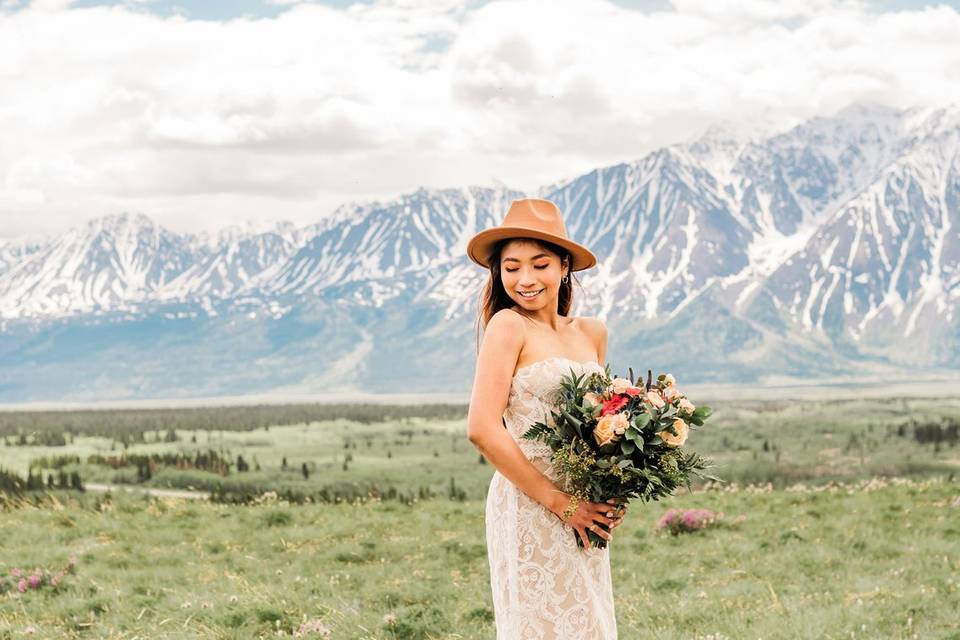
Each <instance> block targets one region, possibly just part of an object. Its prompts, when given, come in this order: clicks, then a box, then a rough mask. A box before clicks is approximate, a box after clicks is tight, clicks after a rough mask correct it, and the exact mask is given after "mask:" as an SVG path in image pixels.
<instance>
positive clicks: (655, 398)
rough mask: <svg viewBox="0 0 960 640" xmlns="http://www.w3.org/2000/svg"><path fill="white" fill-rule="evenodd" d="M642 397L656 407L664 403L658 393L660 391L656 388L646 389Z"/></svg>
mask: <svg viewBox="0 0 960 640" xmlns="http://www.w3.org/2000/svg"><path fill="white" fill-rule="evenodd" d="M644 399H646V401H647V402H649V403H650V404H652V405H653V406H655V407H656V408H658V409H659V408H661V407H662V406H663V405H664V401H663V396H662V395H660V392H659V391H657V390H656V389H653V390H651V391H647V395H645V396H644Z"/></svg>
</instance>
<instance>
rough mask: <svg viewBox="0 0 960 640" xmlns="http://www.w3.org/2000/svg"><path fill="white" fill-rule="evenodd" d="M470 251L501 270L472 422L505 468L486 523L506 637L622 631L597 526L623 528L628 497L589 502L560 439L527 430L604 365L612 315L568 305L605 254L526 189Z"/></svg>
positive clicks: (492, 291)
mask: <svg viewBox="0 0 960 640" xmlns="http://www.w3.org/2000/svg"><path fill="white" fill-rule="evenodd" d="M467 254H468V255H469V256H470V259H471V260H473V261H474V262H476V263H477V264H479V265H481V266H483V267H486V268H487V269H489V271H490V275H489V279H488V280H487V284H486V288H485V290H484V292H483V298H482V300H481V318H480V319H481V320H482V321H483V325H484V334H483V342H482V344H481V345H480V348H479V353H478V356H477V368H476V374H475V378H474V383H473V393H472V396H471V399H470V409H469V415H468V419H467V422H468V428H469V438H470V442H471V443H473V445H474V446H475V447H477V449H479V450H480V452H481V453H482V454H483V456H484V457H485V458H486V459H487V460H489V461H490V463H491V464H492V465H493V466H494V467H495V468H496V471H495V472H494V474H493V478H492V479H491V481H490V487H489V489H488V492H487V501H486V512H485V527H486V542H487V556H488V559H489V562H490V585H491V588H492V591H493V608H494V616H495V619H496V627H497V639H498V640H521V639H522V640H593V639H595V640H611V639H615V638H616V637H617V623H616V618H615V617H614V609H613V587H612V583H611V579H610V556H609V551H610V547H609V545H608V546H607V547H606V548H604V549H598V548H594V547H591V546H590V542H589V540H588V538H587V530H588V529H590V530H592V531H594V532H595V533H596V534H597V535H599V536H600V537H602V538H604V539H606V540H611V539H612V532H613V530H614V529H615V528H616V527H617V526H619V525H620V523H621V522H622V520H623V513H624V512H625V510H626V507H625V506H623V505H616V504H615V503H614V502H613V501H612V500H611V501H608V502H609V504H605V503H598V502H578V501H577V500H576V498H574V497H573V496H571V495H570V494H569V493H567V492H566V491H564V487H563V481H562V479H561V478H559V477H558V476H557V473H556V472H555V470H554V469H553V465H552V464H551V462H550V453H551V452H550V448H549V447H547V446H546V445H545V444H543V443H542V442H536V441H532V440H523V439H521V438H520V435H521V434H522V433H524V431H526V430H527V429H528V428H529V427H530V426H531V425H532V424H533V423H535V422H538V421H544V422H546V421H548V420H551V419H552V418H551V417H550V414H549V412H550V408H551V406H552V404H553V402H554V401H555V400H556V391H557V388H558V386H559V384H560V378H561V376H563V375H564V374H566V373H568V372H569V371H570V370H571V369H573V370H574V371H576V372H577V373H578V374H579V373H586V372H589V371H591V370H593V371H600V372H602V371H603V370H604V367H603V366H602V365H601V364H600V363H602V362H603V361H604V357H605V356H606V350H607V330H606V327H605V326H604V324H603V323H602V322H601V321H599V320H597V319H593V318H578V317H571V316H568V315H567V314H568V312H569V311H570V307H571V303H572V295H573V285H572V283H571V277H570V272H571V271H580V270H583V269H587V268H590V267H592V266H593V265H595V264H596V262H597V260H596V257H595V256H594V255H593V254H592V253H591V252H590V251H589V250H588V249H587V248H586V247H584V246H583V245H580V244H577V243H576V242H573V241H572V240H570V239H569V238H568V237H567V232H566V227H565V225H564V222H563V218H562V216H561V214H560V210H559V209H558V207H557V205H555V204H554V203H553V202H550V201H549V200H541V199H536V198H525V199H520V200H514V201H513V202H512V203H511V205H510V209H509V210H508V211H507V214H506V216H505V217H504V220H503V223H502V224H501V225H500V226H496V227H492V228H490V229H485V230H483V231H481V232H480V233H478V234H476V235H475V236H473V237H472V238H471V239H470V241H469V243H468V244H467ZM574 532H576V535H578V536H579V537H580V539H581V540H582V541H583V542H584V545H585V546H584V548H582V549H581V548H579V547H578V546H577V542H576V539H575V538H574Z"/></svg>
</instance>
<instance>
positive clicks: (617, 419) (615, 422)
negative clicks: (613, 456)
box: [593, 413, 627, 446]
mask: <svg viewBox="0 0 960 640" xmlns="http://www.w3.org/2000/svg"><path fill="white" fill-rule="evenodd" d="M626 430H627V414H625V413H614V414H612V415H608V416H603V417H602V418H600V420H598V421H597V426H596V427H594V429H593V437H594V438H596V440H597V444H599V445H600V446H603V445H605V444H607V443H610V442H615V441H616V440H618V439H619V438H620V435H621V434H622V433H623V432H624V431H626Z"/></svg>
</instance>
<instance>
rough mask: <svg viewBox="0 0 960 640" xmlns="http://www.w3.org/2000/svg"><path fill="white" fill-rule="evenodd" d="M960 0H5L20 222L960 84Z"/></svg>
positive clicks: (309, 200) (196, 210)
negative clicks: (630, 0)
mask: <svg viewBox="0 0 960 640" xmlns="http://www.w3.org/2000/svg"><path fill="white" fill-rule="evenodd" d="M958 33H960V1H958V2H939V3H936V2H922V1H919V0H918V1H913V2H908V1H906V0H849V1H848V0H780V1H771V0H662V1H661V0H647V1H635V2H628V1H626V0H618V1H611V0H530V1H527V0H506V1H494V2H483V1H479V0H466V1H464V0H459V1H457V0H365V1H362V2H356V1H350V0H327V1H322V2H321V1H317V2H299V1H296V0H181V1H176V2H170V1H167V0H126V1H108V0H103V1H94V0H75V1H72V2H71V1H69V0H34V1H33V2H30V1H28V0H0V134H2V143H0V237H15V236H20V235H25V234H48V233H57V232H60V231H63V230H65V229H67V228H69V227H71V226H75V225H77V224H79V223H82V222H83V221H84V220H86V219H89V218H93V217H98V216H102V215H106V214H110V213H118V212H122V211H135V212H140V213H144V214H147V215H148V216H150V217H152V218H153V219H155V220H157V221H158V222H160V223H161V224H163V225H165V226H167V227H169V228H171V229H175V230H178V231H190V230H203V229H215V228H218V227H221V226H225V225H227V224H233V223H238V222H242V221H245V220H258V221H263V220H273V219H287V220H292V221H294V222H295V223H298V224H307V223H311V222H315V221H317V220H319V219H320V218H322V217H323V216H324V215H326V214H328V213H329V212H331V211H332V210H333V209H334V208H335V207H336V206H337V205H338V204H341V203H344V202H347V201H358V200H372V199H389V198H392V197H394V196H396V195H398V194H400V193H404V192H407V191H411V190H414V189H416V188H417V187H419V186H425V187H428V188H430V187H459V186H465V185H493V184H497V183H500V184H506V185H508V186H511V187H514V188H517V189H521V190H533V189H535V188H536V187H537V186H538V185H541V184H545V183H550V182H553V181H555V180H558V179H561V178H565V177H570V176H574V175H577V174H579V173H582V172H585V171H589V170H590V169H592V168H594V167H597V166H603V165H607V164H613V163H616V162H620V161H623V160H630V159H633V158H637V157H639V156H641V155H643V154H644V153H646V152H648V151H650V150H651V149H653V148H656V147H658V146H661V145H664V144H670V143H673V142H677V141H680V140H684V139H687V138H689V137H691V136H694V135H696V134H697V133H699V132H700V131H702V130H703V129H704V128H705V127H706V126H708V125H709V124H710V123H712V122H715V121H728V122H748V123H749V122H764V123H768V124H773V125H774V126H777V127H786V126H790V125H792V124H795V123H797V122H799V121H801V120H803V119H805V118H808V117H810V116H812V115H817V114H830V113H834V112H836V111H838V110H839V109H841V108H843V107H844V106H846V105H847V104H849V103H850V102H854V101H858V100H864V101H872V102H878V103H883V104H889V105H893V106H898V107H907V106H913V105H940V104H947V103H957V104H960V38H957V34H958Z"/></svg>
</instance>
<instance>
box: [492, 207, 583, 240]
mask: <svg viewBox="0 0 960 640" xmlns="http://www.w3.org/2000/svg"><path fill="white" fill-rule="evenodd" d="M502 226H504V227H526V228H529V229H539V230H541V231H545V232H547V233H552V234H554V235H558V236H562V237H564V238H566V237H568V236H567V227H566V225H564V223H563V216H562V215H561V214H560V208H559V207H557V205H556V204H554V203H553V202H551V201H549V200H542V199H540V198H520V199H518V200H514V201H513V202H511V203H510V209H508V210H507V214H506V215H505V216H504V217H503V225H502Z"/></svg>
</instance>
